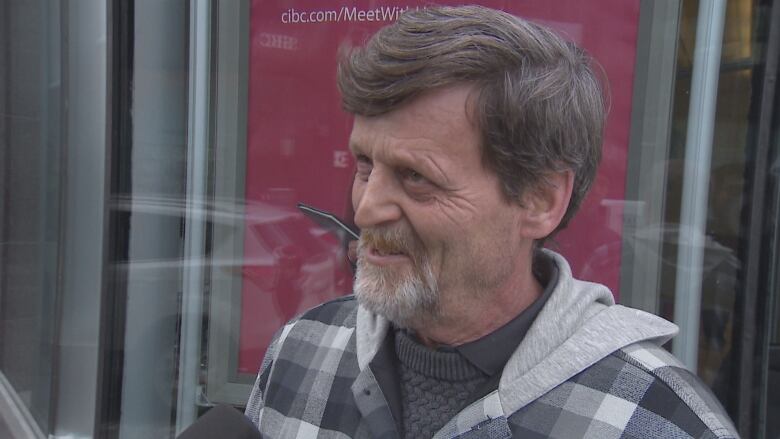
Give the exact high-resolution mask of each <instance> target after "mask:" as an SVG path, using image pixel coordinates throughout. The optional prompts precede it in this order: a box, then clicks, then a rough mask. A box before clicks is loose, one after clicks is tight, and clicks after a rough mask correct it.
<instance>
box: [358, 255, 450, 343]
mask: <svg viewBox="0 0 780 439" xmlns="http://www.w3.org/2000/svg"><path fill="white" fill-rule="evenodd" d="M422 272H423V273H418V272H417V270H414V272H413V273H408V272H407V273H398V272H397V271H396V270H387V269H384V268H379V267H376V266H373V265H370V264H367V263H364V262H362V261H360V260H358V270H357V275H356V276H355V297H356V298H357V300H358V303H360V305H362V306H363V307H364V308H366V309H368V310H369V311H371V312H373V313H375V314H378V315H381V316H383V317H385V318H386V319H388V320H389V321H391V322H393V323H394V324H395V325H397V326H399V327H402V328H413V327H415V326H418V324H419V323H420V322H424V321H428V319H435V318H436V316H437V315H438V310H439V308H440V306H439V293H438V288H437V287H436V279H435V277H434V276H433V274H432V273H431V270H430V269H427V270H422Z"/></svg>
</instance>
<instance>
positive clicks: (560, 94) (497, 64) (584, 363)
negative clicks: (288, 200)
mask: <svg viewBox="0 0 780 439" xmlns="http://www.w3.org/2000/svg"><path fill="white" fill-rule="evenodd" d="M589 63H590V60H589V58H588V57H587V56H586V54H585V53H583V52H582V51H581V50H579V49H578V48H576V47H575V46H573V45H571V44H569V43H567V42H565V41H564V40H562V39H561V38H560V37H558V36H556V35H555V34H553V33H552V32H550V31H549V30H546V29H544V28H541V27H539V26H537V25H534V24H532V23H528V22H526V21H523V20H520V19H517V18H515V17H512V16H511V15H508V14H505V13H502V12H499V11H494V10H490V9H485V8H481V7H460V8H431V9H426V10H420V11H415V12H409V13H406V14H404V15H403V16H402V17H401V18H400V20H399V21H398V22H397V23H395V24H393V25H391V26H389V27H386V28H384V29H382V30H381V31H380V32H379V33H377V34H376V35H375V36H374V37H373V38H372V39H371V40H370V41H369V42H368V43H367V45H366V47H364V48H360V49H357V50H355V51H353V52H352V53H351V54H348V55H347V56H345V58H344V59H343V61H342V63H341V66H340V69H339V79H338V81H339V87H340V89H341V92H342V100H343V106H344V108H345V109H346V110H347V111H349V112H351V113H353V114H354V115H355V121H354V126H353V129H352V133H351V136H350V141H349V142H350V145H349V146H350V148H351V150H352V152H353V154H354V156H355V159H356V162H357V172H356V175H355V180H354V184H353V188H352V199H353V205H354V209H355V223H356V224H357V225H358V226H359V227H360V228H361V236H360V240H359V245H358V262H357V272H356V278H355V284H354V289H355V295H354V296H349V297H345V298H342V299H338V300H335V301H332V302H329V303H326V304H324V305H321V306H319V307H317V308H315V309H313V310H310V311H308V312H306V313H304V314H303V315H302V316H300V317H298V318H297V319H295V320H293V321H292V322H290V323H288V324H287V325H285V326H284V327H283V328H282V329H281V330H280V331H279V333H278V334H277V335H276V337H275V338H274V341H273V343H272V345H271V347H270V348H269V349H268V352H267V354H266V357H265V359H264V360H263V364H262V367H261V372H260V374H259V376H258V378H257V383H256V385H255V388H254V390H253V392H252V395H251V397H250V400H249V403H248V407H247V412H246V413H247V415H248V416H249V417H250V418H251V419H252V421H253V422H255V424H257V425H258V427H259V429H260V431H261V432H262V433H263V434H264V435H265V436H267V437H278V438H292V437H303V438H308V437H339V438H345V437H360V438H363V437H366V438H368V437H370V438H393V437H407V438H418V437H420V438H422V437H425V438H428V437H436V438H451V437H489V438H507V437H523V438H534V437H557V438H572V437H591V438H617V437H631V438H639V437H646V438H649V437H653V438H655V437H713V438H714V437H719V438H725V437H735V436H736V434H735V433H734V430H733V427H732V426H731V423H730V421H729V420H728V418H727V416H726V415H725V414H724V413H723V410H722V408H721V407H720V406H719V404H718V403H717V402H716V401H715V399H714V398H713V397H712V395H711V394H710V393H709V391H708V390H706V389H705V388H703V387H702V385H701V384H700V383H699V381H697V379H696V378H695V376H693V375H692V374H691V373H689V372H687V371H686V370H685V369H684V368H683V367H682V366H680V365H679V363H678V362H677V361H676V360H675V359H674V358H673V357H672V356H671V355H669V354H668V353H667V352H666V351H664V350H663V349H661V348H660V347H659V345H660V344H662V343H664V342H666V341H667V340H668V339H669V338H671V337H672V336H673V335H674V334H675V332H676V327H675V326H674V325H673V324H671V323H669V322H666V321H665V320H662V319H660V318H657V317H655V316H652V315H649V314H646V313H643V312H641V311H636V310H632V309H629V308H625V307H622V306H617V305H615V304H614V301H613V297H612V294H611V293H610V292H609V291H608V290H607V289H606V288H605V287H603V286H601V285H596V284H591V283H587V282H581V281H577V280H575V279H573V278H572V275H571V270H570V269H569V266H568V264H567V263H566V261H565V260H564V259H563V258H562V257H561V256H560V255H557V254H555V253H553V252H551V251H548V250H543V249H542V248H541V243H543V242H544V240H545V239H546V238H548V237H550V236H551V235H552V234H554V233H555V232H556V231H558V230H560V229H561V228H563V227H565V225H566V224H567V222H568V221H569V220H570V219H571V217H572V216H573V215H574V212H575V211H576V210H577V207H578V206H579V204H580V202H581V201H582V199H583V197H584V196H585V194H586V192H587V190H588V188H589V187H590V185H591V182H592V181H593V179H594V175H595V172H596V167H597V164H598V162H599V158H600V154H601V153H600V148H601V146H600V145H601V136H602V125H603V123H604V104H603V99H602V92H601V88H600V86H599V81H598V80H597V77H596V75H595V74H594V72H593V71H592V70H591V68H590V66H589Z"/></svg>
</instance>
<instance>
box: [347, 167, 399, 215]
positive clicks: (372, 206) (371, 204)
mask: <svg viewBox="0 0 780 439" xmlns="http://www.w3.org/2000/svg"><path fill="white" fill-rule="evenodd" d="M398 196H399V193H398V188H397V187H396V183H395V181H393V179H392V177H391V176H389V175H387V174H386V173H384V172H383V171H382V170H380V169H377V168H376V167H375V168H374V170H373V171H372V172H371V175H370V176H369V177H368V180H367V181H362V180H360V179H355V183H354V185H353V186H352V206H353V207H354V209H355V225H356V226H358V227H359V228H361V229H363V228H371V227H377V226H382V225H388V224H392V223H393V222H395V221H398V220H399V219H400V218H401V216H402V213H401V207H400V206H399V204H398V201H399V200H398Z"/></svg>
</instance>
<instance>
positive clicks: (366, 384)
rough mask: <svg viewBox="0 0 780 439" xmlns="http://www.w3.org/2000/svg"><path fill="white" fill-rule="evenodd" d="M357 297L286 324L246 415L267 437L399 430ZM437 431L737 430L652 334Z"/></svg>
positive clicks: (706, 434)
mask: <svg viewBox="0 0 780 439" xmlns="http://www.w3.org/2000/svg"><path fill="white" fill-rule="evenodd" d="M356 313H357V303H356V301H355V300H354V298H353V297H351V296H350V297H345V298H342V299H338V300H336V301H333V302H329V303H327V304H324V305H322V306H320V307H317V308H315V309H313V310H311V311H309V312H307V313H306V314H304V315H303V316H301V317H300V318H299V319H297V320H295V321H293V322H291V323H289V324H288V325H286V326H285V327H284V328H282V330H281V331H280V332H279V333H278V334H277V336H276V337H275V338H274V342H273V343H272V345H271V347H270V348H269V350H268V353H267V355H266V358H265V359H264V361H263V365H262V369H261V372H260V374H259V375H258V379H257V383H256V385H255V388H254V390H253V392H252V396H251V397H250V400H249V403H248V406H247V412H246V413H247V416H249V417H250V418H251V419H252V421H253V422H255V424H257V425H258V426H259V429H260V431H261V433H262V434H263V435H264V437H268V438H396V437H398V432H397V430H396V424H395V422H394V420H393V417H392V414H391V412H390V409H389V407H388V404H387V401H386V400H385V398H384V396H383V394H382V390H381V389H380V388H379V385H378V383H377V381H376V379H375V378H374V375H373V373H372V371H371V368H370V367H365V368H364V369H363V370H362V371H361V370H360V369H359V367H358V362H357V356H356V341H355V339H356V333H355V324H356ZM434 437H435V438H437V439H438V438H453V437H460V438H491V439H493V438H509V437H522V438H531V439H533V438H579V437H582V438H599V439H610V438H661V437H663V438H736V437H738V436H737V434H736V432H735V430H734V427H733V426H732V425H731V423H730V421H729V420H728V416H726V415H725V412H724V411H723V409H722V407H721V406H720V404H718V402H717V401H716V400H715V399H714V397H713V396H712V394H711V393H710V392H709V390H707V389H706V388H705V387H704V386H703V385H702V384H701V383H700V381H699V380H698V379H697V378H696V377H695V376H694V375H692V374H691V373H690V372H688V371H686V370H685V369H684V368H682V367H681V366H680V364H679V362H677V360H676V359H674V357H672V356H671V355H670V354H669V353H667V352H666V351H664V350H663V349H661V348H660V347H658V346H655V345H654V344H652V343H638V344H635V345H631V346H628V347H627V348H624V349H622V350H619V351H616V352H614V353H612V354H611V355H608V356H607V357H605V358H603V359H601V360H600V361H598V362H597V363H595V364H594V365H592V366H590V367H589V368H587V369H585V370H584V371H582V372H580V373H579V374H577V375H575V376H574V377H572V378H571V379H569V380H567V381H565V382H563V383H562V384H560V385H558V386H557V387H555V388H554V389H552V390H551V391H549V392H547V393H545V394H544V395H542V396H541V397H540V398H538V399H536V400H535V401H532V402H531V403H529V404H527V405H526V406H524V407H522V408H520V409H519V410H517V411H515V412H514V413H510V414H507V413H504V409H503V406H502V404H501V397H500V394H499V392H498V391H496V392H493V393H491V394H488V395H487V396H485V397H484V398H482V399H480V400H478V401H476V402H474V403H473V404H471V405H469V406H468V407H466V408H465V409H464V410H462V411H461V412H460V413H458V414H457V415H456V416H455V417H454V418H453V419H452V420H450V422H448V423H447V424H446V425H445V426H444V427H443V428H442V429H441V430H440V431H439V432H438V433H437V434H436V435H435V436H434Z"/></svg>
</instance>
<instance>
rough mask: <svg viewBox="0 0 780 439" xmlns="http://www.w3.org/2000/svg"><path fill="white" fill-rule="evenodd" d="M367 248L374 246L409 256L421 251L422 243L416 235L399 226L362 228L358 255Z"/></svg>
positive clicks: (390, 252) (379, 249)
mask: <svg viewBox="0 0 780 439" xmlns="http://www.w3.org/2000/svg"><path fill="white" fill-rule="evenodd" d="M367 248H373V249H376V250H378V251H380V252H382V253H389V254H404V255H407V256H414V255H415V254H419V253H420V252H419V248H420V245H419V242H418V240H417V239H416V238H415V236H414V235H413V234H412V233H411V232H408V231H405V230H403V229H401V228H398V227H395V228H381V229H378V228H372V229H362V230H361V231H360V240H359V241H358V256H360V254H361V252H362V251H365V250H366V249H367ZM415 259H416V258H415Z"/></svg>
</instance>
